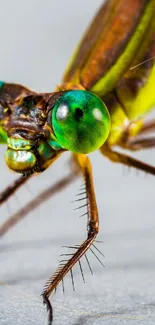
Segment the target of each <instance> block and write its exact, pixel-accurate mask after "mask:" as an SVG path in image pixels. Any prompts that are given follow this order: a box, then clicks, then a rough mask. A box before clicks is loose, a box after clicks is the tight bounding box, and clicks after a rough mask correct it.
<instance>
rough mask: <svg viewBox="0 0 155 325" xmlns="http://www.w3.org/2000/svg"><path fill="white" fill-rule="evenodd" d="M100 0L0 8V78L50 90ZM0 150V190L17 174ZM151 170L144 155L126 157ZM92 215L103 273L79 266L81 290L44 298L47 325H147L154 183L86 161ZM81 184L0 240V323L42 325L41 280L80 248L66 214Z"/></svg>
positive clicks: (39, 184) (73, 219)
mask: <svg viewBox="0 0 155 325" xmlns="http://www.w3.org/2000/svg"><path fill="white" fill-rule="evenodd" d="M101 3H102V1H101V0H96V1H90V0H84V1H83V0H78V1H71V0H65V1H62V0H57V1H56V0H44V1H43V0H31V1H30V0H27V1H20V0H14V1H11V0H10V1H9V0H5V1H2V0H0V17H1V18H0V26H1V28H0V79H1V80H5V81H7V82H16V83H21V84H23V85H25V86H28V87H30V88H32V89H34V90H36V91H39V92H40V91H51V90H53V89H54V88H55V86H56V85H57V84H59V82H60V78H61V75H62V73H63V71H64V69H65V66H66V63H67V62H68V59H69V57H70V55H71V53H72V51H73V49H74V47H75V46H76V44H77V42H78V40H79V39H80V37H81V35H82V33H83V31H84V30H85V27H86V26H87V25H88V22H89V21H90V19H91V17H92V16H93V14H94V12H95V10H96V9H97V8H98V7H99V5H100V4H101ZM4 152H5V148H4V147H3V146H2V147H1V149H0V190H2V189H4V188H5V186H6V185H8V184H9V183H10V182H11V181H12V180H13V179H15V178H16V177H17V175H15V174H13V173H12V172H10V171H9V170H8V169H7V167H6V166H5V163H4V159H3V155H4ZM135 156H136V157H138V158H139V159H143V160H145V161H146V162H149V163H152V164H154V162H155V159H154V157H155V153H154V151H145V152H141V153H137V154H135ZM68 157H69V155H68V154H64V157H61V158H60V159H59V160H58V161H57V162H56V163H55V164H54V165H53V166H52V167H51V168H49V169H48V170H47V171H46V172H44V173H43V174H41V175H40V176H38V177H36V178H34V179H33V180H31V181H29V182H28V186H24V188H23V189H21V190H19V191H18V192H17V194H16V195H15V196H14V197H12V198H11V200H10V201H9V203H8V204H4V205H3V206H2V207H1V213H0V220H1V223H3V222H4V220H6V219H7V218H8V217H9V215H10V214H13V213H15V212H16V211H17V210H18V209H19V208H20V207H22V206H24V205H26V204H27V202H28V201H29V200H30V199H32V198H33V197H35V196H36V195H37V194H38V193H40V192H41V191H42V190H44V189H46V188H47V187H48V186H51V185H52V184H54V183H55V182H56V180H58V179H61V177H62V176H63V175H67V173H68V171H69V168H68V164H67V161H68ZM90 158H91V161H92V165H93V170H94V181H95V189H96V195H97V202H98V208H99V214H100V234H99V236H98V239H99V240H100V241H102V243H98V244H97V245H98V248H100V249H101V251H102V252H103V253H104V255H105V259H104V261H103V262H104V264H105V268H104V269H103V268H102V267H101V265H100V264H99V263H98V261H97V260H96V259H95V258H93V256H91V252H90V253H89V258H90V261H91V265H92V268H93V271H94V275H93V276H91V274H90V272H89V269H88V265H86V264H85V260H82V263H83V269H84V274H85V279H86V284H83V282H82V278H81V274H80V271H79V267H78V266H77V267H75V268H74V270H73V271H74V280H75V287H76V291H75V292H72V285H71V281H70V276H67V277H66V278H65V296H63V293H62V290H61V286H60V287H59V288H58V291H57V294H56V295H55V296H54V297H53V306H54V314H55V318H54V324H55V325H58V324H63V325H65V324H66V325H68V324H70V325H78V324H79V325H84V324H86V325H87V324H90V325H91V324H95V325H99V324H104V325H107V324H108V325H112V324H140V325H143V324H145V325H150V324H154V317H155V311H154V308H155V217H154V216H155V200H154V190H155V183H154V178H153V177H151V176H146V175H144V174H143V173H141V172H138V173H137V172H136V171H134V170H129V171H128V170H126V169H125V168H124V167H122V166H121V165H114V164H112V163H111V162H110V161H108V160H106V158H104V157H102V156H101V155H100V154H99V153H98V152H96V153H92V154H91V155H90ZM81 184H82V180H78V181H76V182H74V184H73V185H72V186H70V187H69V188H68V189H67V190H65V191H64V192H61V193H60V194H59V195H57V196H54V197H53V198H51V199H50V200H48V201H47V202H45V203H44V204H43V205H42V206H41V207H39V208H38V209H36V210H35V211H33V212H32V213H30V214H29V215H28V216H27V218H25V219H24V220H23V221H21V222H20V223H19V224H18V225H17V226H16V227H15V228H14V229H12V230H11V231H10V232H8V233H7V234H6V235H5V236H4V237H3V238H2V239H1V241H0V324H1V325H4V324H9V325H21V324H22V325H29V324H31V325H42V324H46V311H45V308H44V307H43V305H42V300H41V298H40V293H41V289H42V287H43V285H44V283H45V281H46V279H47V278H48V277H49V276H50V275H51V274H52V272H53V271H54V270H55V268H56V267H57V265H58V262H59V254H61V253H64V252H67V250H66V249H65V248H62V247H61V246H62V245H74V244H78V243H80V242H81V241H82V240H83V238H84V237H85V235H86V220H85V218H81V219H80V218H78V216H79V215H80V213H81V211H74V208H75V207H76V205H75V203H71V201H73V200H74V199H75V196H74V194H77V193H78V191H79V188H80V186H81Z"/></svg>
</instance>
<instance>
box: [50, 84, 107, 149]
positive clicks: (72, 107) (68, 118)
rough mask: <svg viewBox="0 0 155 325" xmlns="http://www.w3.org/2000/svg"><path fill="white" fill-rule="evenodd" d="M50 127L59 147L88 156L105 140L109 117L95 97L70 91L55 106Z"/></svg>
mask: <svg viewBox="0 0 155 325" xmlns="http://www.w3.org/2000/svg"><path fill="white" fill-rule="evenodd" d="M52 126H53V130H54V133H55V136H56V138H57V141H58V142H59V144H60V145H61V146H62V147H63V148H65V149H68V150H70V151H72V152H78V153H89V152H91V151H94V150H97V149H98V148H100V147H101V145H102V144H103V143H104V142H105V141H106V139H107V137H108V134H109V131H110V116H109V112H108V110H107V108H106V106H105V104H104V103H103V102H102V100H101V99H100V98H99V97H98V96H96V95H95V94H93V93H91V92H88V91H84V90H71V91H68V92H66V93H65V94H64V95H63V96H62V97H61V98H60V99H59V100H58V101H57V103H56V104H55V106H54V108H53V112H52Z"/></svg>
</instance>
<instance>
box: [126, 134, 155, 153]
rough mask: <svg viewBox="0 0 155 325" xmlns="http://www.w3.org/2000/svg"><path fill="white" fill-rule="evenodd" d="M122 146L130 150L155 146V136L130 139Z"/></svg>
mask: <svg viewBox="0 0 155 325" xmlns="http://www.w3.org/2000/svg"><path fill="white" fill-rule="evenodd" d="M122 147H123V148H125V149H128V150H132V151H137V150H141V149H151V148H155V137H149V138H140V137H135V138H134V139H131V140H130V139H129V140H128V141H127V142H126V143H125V144H122Z"/></svg>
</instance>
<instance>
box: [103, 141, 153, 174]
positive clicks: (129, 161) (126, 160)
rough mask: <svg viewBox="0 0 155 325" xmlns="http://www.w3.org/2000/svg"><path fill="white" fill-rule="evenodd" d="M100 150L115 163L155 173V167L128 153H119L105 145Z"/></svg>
mask: <svg viewBox="0 0 155 325" xmlns="http://www.w3.org/2000/svg"><path fill="white" fill-rule="evenodd" d="M100 151H101V153H102V154H103V155H104V156H106V157H108V158H109V159H110V160H111V161H113V162H115V163H121V164H123V165H126V166H129V167H133V168H136V169H139V170H142V171H144V172H146V173H148V174H151V175H155V167H153V166H151V165H149V164H146V163H144V162H142V161H140V160H138V159H135V158H132V157H130V156H128V155H126V154H122V153H119V152H117V151H115V150H112V149H111V148H110V147H107V146H105V145H103V146H102V147H101V148H100Z"/></svg>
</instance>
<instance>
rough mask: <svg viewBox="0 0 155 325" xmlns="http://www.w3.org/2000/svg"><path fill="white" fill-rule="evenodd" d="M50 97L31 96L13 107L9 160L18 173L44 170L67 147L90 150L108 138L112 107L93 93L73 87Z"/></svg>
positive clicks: (9, 135) (6, 156)
mask: <svg viewBox="0 0 155 325" xmlns="http://www.w3.org/2000/svg"><path fill="white" fill-rule="evenodd" d="M46 96H47V95H45V96H39V95H37V96H27V97H25V98H24V99H23V100H22V101H21V100H20V102H19V103H16V105H15V107H14V109H13V110H12V114H11V116H10V120H9V123H8V125H9V127H8V141H7V142H8V149H7V151H6V154H5V160H6V163H7V165H8V166H9V168H11V169H13V170H14V171H16V172H20V173H25V172H26V173H28V172H31V173H33V172H37V171H38V172H39V171H42V170H43V169H45V168H47V167H48V166H49V161H51V160H52V159H53V158H54V157H55V156H56V155H58V153H60V152H62V151H63V150H70V151H72V152H78V153H89V152H91V151H94V150H96V149H98V148H99V147H100V146H101V145H102V144H103V143H104V142H105V141H106V139H107V137H108V134H109V130H110V116H109V113H108V110H107V108H106V106H105V105H104V103H103V102H102V100H101V99H100V98H99V97H97V96H96V95H94V94H93V93H91V92H88V91H83V90H71V91H67V92H60V93H54V94H52V95H50V96H49V97H48V100H47V97H46ZM45 98H46V100H45Z"/></svg>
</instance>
